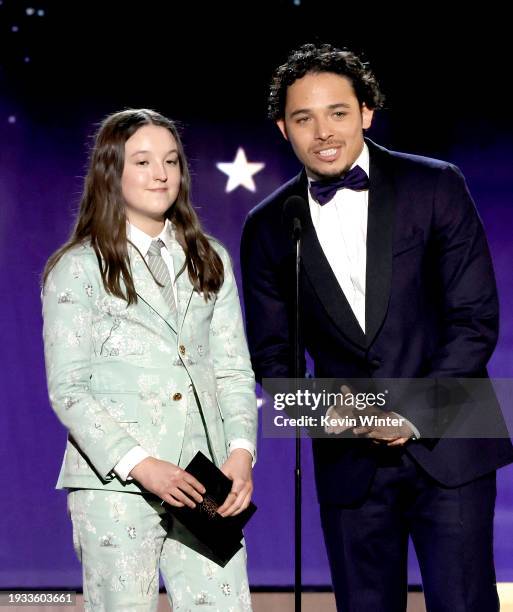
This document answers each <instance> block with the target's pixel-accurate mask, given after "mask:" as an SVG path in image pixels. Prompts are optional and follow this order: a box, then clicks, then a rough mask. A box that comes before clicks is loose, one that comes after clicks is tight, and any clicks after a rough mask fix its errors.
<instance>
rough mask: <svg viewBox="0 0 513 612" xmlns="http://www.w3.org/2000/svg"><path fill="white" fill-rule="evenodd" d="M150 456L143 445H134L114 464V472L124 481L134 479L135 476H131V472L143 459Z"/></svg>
mask: <svg viewBox="0 0 513 612" xmlns="http://www.w3.org/2000/svg"><path fill="white" fill-rule="evenodd" d="M149 456H150V454H149V453H147V452H146V451H145V450H144V448H143V447H142V446H134V447H133V448H131V449H130V450H129V451H128V453H126V455H124V456H123V457H121V459H120V460H119V461H118V463H117V464H116V465H115V466H114V472H115V473H116V475H117V476H118V478H119V479H120V480H122V481H123V482H125V481H126V480H133V478H132V477H131V476H129V474H130V472H131V471H132V470H133V469H134V467H135V466H136V465H137V464H138V463H141V461H142V460H143V459H146V457H149Z"/></svg>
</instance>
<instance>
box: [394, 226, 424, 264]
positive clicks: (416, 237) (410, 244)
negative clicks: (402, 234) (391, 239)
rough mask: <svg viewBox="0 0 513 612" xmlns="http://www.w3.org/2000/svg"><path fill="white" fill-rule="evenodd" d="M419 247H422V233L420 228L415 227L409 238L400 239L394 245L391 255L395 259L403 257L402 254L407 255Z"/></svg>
mask: <svg viewBox="0 0 513 612" xmlns="http://www.w3.org/2000/svg"><path fill="white" fill-rule="evenodd" d="M421 246H424V233H423V231H422V230H421V229H420V228H418V227H415V228H413V231H412V233H411V234H410V235H409V236H406V238H401V239H400V240H398V241H397V242H395V243H394V245H393V247H392V255H393V256H394V257H397V256H398V255H403V254H404V253H409V252H410V251H413V250H414V249H418V248H420V247H421Z"/></svg>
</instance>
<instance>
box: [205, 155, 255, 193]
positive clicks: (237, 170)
mask: <svg viewBox="0 0 513 612" xmlns="http://www.w3.org/2000/svg"><path fill="white" fill-rule="evenodd" d="M216 166H217V168H218V169H219V170H221V172H224V173H225V174H227V175H228V177H229V178H228V182H227V183H226V193H230V191H233V190H234V189H237V187H238V186H239V185H241V186H242V187H245V188H246V189H247V190H248V191H256V186H255V181H254V180H253V175H254V174H256V173H257V172H260V170H262V168H264V167H265V164H262V163H256V162H248V160H247V157H246V153H244V149H243V148H242V147H239V148H238V149H237V155H235V159H234V160H233V161H232V162H230V163H228V162H220V163H218V164H216Z"/></svg>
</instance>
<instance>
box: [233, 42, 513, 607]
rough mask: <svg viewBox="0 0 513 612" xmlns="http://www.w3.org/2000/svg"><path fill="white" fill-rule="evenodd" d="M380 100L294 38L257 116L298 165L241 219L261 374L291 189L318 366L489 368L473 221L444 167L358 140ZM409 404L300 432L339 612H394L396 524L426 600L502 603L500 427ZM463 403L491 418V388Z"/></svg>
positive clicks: (460, 181) (286, 269)
mask: <svg viewBox="0 0 513 612" xmlns="http://www.w3.org/2000/svg"><path fill="white" fill-rule="evenodd" d="M382 102H383V98H382V94H381V93H380V90H379V87H378V84H377V82H376V79H375V77H374V75H373V74H372V72H371V71H370V70H369V68H368V66H367V65H366V64H364V63H363V62H362V61H361V60H360V59H359V58H358V57H357V56H356V55H354V54H353V53H351V52H349V51H341V50H339V49H336V48H334V47H332V46H330V45H322V46H318V47H316V46H314V45H304V46H303V47H301V48H300V49H298V50H297V51H294V52H293V53H292V54H291V55H290V56H289V58H288V60H287V62H286V64H284V65H282V66H280V67H279V68H278V69H277V70H276V72H275V74H274V77H273V81H272V84H271V90H270V96H269V114H270V117H271V118H272V119H273V120H274V121H275V122H276V123H277V125H278V127H279V129H280V130H281V132H282V134H283V136H284V137H285V138H286V139H287V140H288V141H289V142H290V144H291V145H292V148H293V150H294V152H295V154H296V156H297V158H298V159H299V161H300V162H301V163H302V164H303V166H304V169H303V170H302V171H301V173H300V174H299V175H298V176H296V177H295V178H293V179H292V180H290V181H289V182H287V183H286V184H284V185H283V186H281V187H280V188H279V189H278V190H277V191H275V192H274V193H273V194H271V195H270V196H269V197H268V198H266V199H265V200H264V201H263V202H262V203H260V204H259V205H258V206H257V207H256V208H254V209H253V210H252V211H251V212H250V213H249V215H248V218H247V220H246V223H245V226H244V231H243V237H242V245H241V262H242V272H243V284H244V298H245V306H246V320H247V331H248V339H249V345H250V350H251V354H252V361H253V367H254V370H255V372H256V374H257V378H258V379H260V380H261V379H262V378H266V377H267V378H279V377H290V376H291V375H292V359H293V357H292V353H293V350H292V330H293V311H294V308H293V304H294V245H293V242H292V239H291V236H290V227H288V225H287V223H285V222H284V221H283V219H284V210H283V209H284V204H285V202H286V201H287V199H288V198H289V197H290V196H294V195H295V196H300V197H301V198H303V199H304V200H305V213H304V215H303V219H302V225H303V247H302V248H303V251H302V267H301V287H300V294H301V308H302V327H301V331H302V342H303V346H304V348H306V350H308V352H309V354H310V355H311V356H312V358H313V361H314V364H315V375H316V376H317V377H324V378H341V379H347V378H353V379H355V378H423V379H427V378H433V379H440V378H451V377H456V378H486V377H487V371H486V364H487V362H488V360H489V358H490V356H491V354H492V352H493V350H494V347H495V344H496V341H497V333H498V302H497V294H496V286H495V279H494V273H493V267H492V262H491V259H490V253H489V250H488V246H487V242H486V238H485V234H484V231H483V227H482V224H481V221H480V218H479V216H478V214H477V212H476V209H475V206H474V203H473V201H472V198H471V196H470V194H469V192H468V189H467V186H466V184H465V180H464V178H463V176H462V174H461V173H460V171H459V170H458V168H456V167H455V166H454V165H452V164H449V163H446V162H442V161H437V160H434V159H428V158H425V157H419V156H415V155H408V154H404V153H397V152H394V151H389V150H387V149H385V148H383V147H381V146H378V145H377V144H375V143H373V142H372V141H371V140H368V139H366V138H364V130H366V129H367V128H369V127H370V125H371V122H372V119H373V114H374V111H375V110H377V109H379V108H380V106H382ZM285 217H286V215H285ZM420 404H422V402H420V401H419V405H416V402H411V405H409V406H406V407H402V408H401V410H399V409H398V413H400V414H401V416H403V417H404V418H405V421H404V423H403V426H402V428H400V429H398V430H397V431H396V432H395V433H394V434H393V435H390V433H386V432H383V431H382V430H381V429H379V428H372V427H368V428H363V429H359V430H357V431H356V432H355V433H356V435H355V436H354V437H353V438H351V439H348V438H347V437H344V438H343V439H341V438H340V436H339V437H338V438H337V437H335V436H333V437H331V438H330V439H314V440H313V453H314V464H315V476H316V485H317V493H318V498H319V502H320V508H321V519H322V527H323V532H324V539H325V543H326V547H327V551H328V558H329V562H330V568H331V574H332V580H333V585H334V589H335V595H336V600H337V608H338V610H343V611H344V612H400V611H402V610H406V599H407V544H408V536H411V537H412V540H413V543H414V545H415V548H416V552H417V556H418V559H419V563H420V569H421V573H422V579H423V586H424V593H425V597H426V603H427V607H428V610H430V611H436V612H439V611H445V610H448V611H449V610H450V611H451V612H456V611H460V610H461V611H463V610H464V611H466V612H468V611H472V612H492V611H495V610H498V609H499V603H498V597H497V590H496V584H495V569H494V562H493V516H494V506H495V495H496V484H495V471H496V469H497V468H499V467H501V466H503V465H506V464H507V463H510V462H512V461H513V448H512V446H511V443H510V440H509V439H508V437H507V434H505V435H504V437H502V438H501V437H496V438H495V439H493V438H492V437H487V438H476V437H475V436H474V437H472V438H470V437H469V438H461V437H458V436H457V435H456V436H445V437H444V436H442V437H440V438H434V437H433V436H432V434H431V433H429V432H430V430H428V429H427V423H428V420H426V409H425V406H424V407H422V406H421V405H420ZM403 408H404V410H403ZM492 413H493V414H492ZM476 414H478V417H477V418H478V420H479V419H480V418H481V419H483V421H482V424H483V427H484V426H485V424H486V422H485V421H486V419H495V421H496V422H497V423H499V429H500V423H503V422H502V417H501V415H500V411H499V409H498V406H496V405H495V404H494V403H493V402H489V403H488V404H487V405H486V407H483V409H482V410H480V411H479V410H478V411H477V412H476ZM428 416H429V414H428ZM474 431H480V430H479V424H478V425H477V429H474ZM504 431H505V430H504ZM423 432H424V433H423Z"/></svg>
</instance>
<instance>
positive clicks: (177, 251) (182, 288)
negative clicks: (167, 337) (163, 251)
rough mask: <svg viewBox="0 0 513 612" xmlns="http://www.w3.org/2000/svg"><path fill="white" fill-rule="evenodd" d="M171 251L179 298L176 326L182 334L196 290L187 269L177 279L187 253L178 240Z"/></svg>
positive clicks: (172, 244) (174, 240)
mask: <svg viewBox="0 0 513 612" xmlns="http://www.w3.org/2000/svg"><path fill="white" fill-rule="evenodd" d="M170 251H171V257H172V258H173V268H174V272H175V283H176V294H177V298H178V300H177V304H176V308H177V310H178V321H177V322H176V325H177V329H178V333H180V331H181V329H182V326H183V322H184V319H185V315H186V313H187V309H188V308H189V304H190V301H191V298H192V294H193V290H194V288H193V286H192V284H191V282H190V280H189V274H188V273H187V268H185V269H184V271H183V272H182V273H181V274H180V276H178V277H177V274H178V273H179V272H180V270H181V269H182V267H183V265H184V263H185V253H184V252H183V249H182V247H181V246H180V245H179V243H178V242H177V240H176V239H173V241H172V243H171V249H170Z"/></svg>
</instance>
